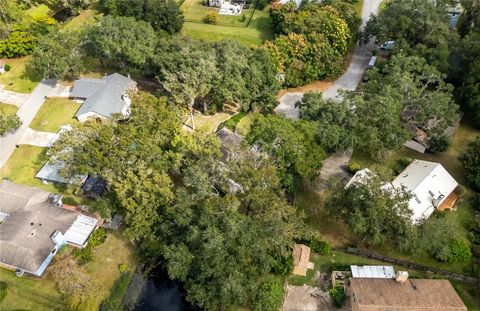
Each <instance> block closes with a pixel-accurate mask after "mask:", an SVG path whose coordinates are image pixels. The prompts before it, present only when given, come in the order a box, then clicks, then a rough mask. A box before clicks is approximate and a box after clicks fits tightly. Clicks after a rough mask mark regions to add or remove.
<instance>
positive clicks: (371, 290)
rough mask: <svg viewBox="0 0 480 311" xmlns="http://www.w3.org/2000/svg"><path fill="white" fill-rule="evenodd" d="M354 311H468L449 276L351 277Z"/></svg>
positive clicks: (351, 300)
mask: <svg viewBox="0 0 480 311" xmlns="http://www.w3.org/2000/svg"><path fill="white" fill-rule="evenodd" d="M347 293H348V295H349V296H350V303H351V308H352V310H353V311H392V310H395V311H431V310H435V311H466V310H467V307H466V306H465V304H464V303H463V302H462V300H461V299H460V297H459V296H458V294H457V293H456V292H455V289H454V288H453V286H452V285H451V284H450V282H449V281H448V280H439V279H408V273H407V272H403V271H400V272H397V274H396V275H395V277H394V278H383V277H382V278H368V277H352V278H350V285H349V286H348V288H347Z"/></svg>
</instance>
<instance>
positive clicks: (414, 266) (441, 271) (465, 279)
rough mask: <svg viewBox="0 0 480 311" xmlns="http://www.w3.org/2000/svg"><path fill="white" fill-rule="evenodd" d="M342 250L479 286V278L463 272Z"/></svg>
mask: <svg viewBox="0 0 480 311" xmlns="http://www.w3.org/2000/svg"><path fill="white" fill-rule="evenodd" d="M342 251H343V252H345V253H348V254H353V255H358V256H362V257H365V258H369V259H375V260H380V261H385V262H389V263H392V264H395V265H398V266H402V267H406V268H409V269H413V270H419V271H422V272H425V273H427V274H438V275H442V276H446V277H448V278H450V279H453V280H457V281H462V282H466V283H476V284H477V285H479V286H480V280H479V279H477V278H475V277H472V276H468V275H463V274H460V273H455V272H452V271H448V270H444V269H438V268H433V267H427V266H423V265H419V264H416V263H414V262H411V261H407V260H403V259H397V258H392V257H388V256H384V255H380V254H375V253H372V252H369V251H366V250H362V249H358V248H353V247H349V248H347V249H346V250H342Z"/></svg>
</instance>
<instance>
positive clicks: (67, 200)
mask: <svg viewBox="0 0 480 311" xmlns="http://www.w3.org/2000/svg"><path fill="white" fill-rule="evenodd" d="M62 202H63V203H64V204H67V205H73V206H76V205H78V202H77V201H76V200H75V199H74V198H72V197H63V198H62Z"/></svg>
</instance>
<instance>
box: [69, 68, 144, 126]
mask: <svg viewBox="0 0 480 311" xmlns="http://www.w3.org/2000/svg"><path fill="white" fill-rule="evenodd" d="M136 85H137V83H136V82H135V81H133V80H132V79H130V78H127V77H125V76H122V75H121V74H119V73H113V74H111V75H109V76H106V77H104V78H103V79H101V80H99V79H80V80H77V81H75V85H74V86H73V90H72V93H71V95H70V96H71V97H77V98H85V101H84V102H83V104H82V106H80V108H79V109H78V111H77V113H76V114H75V116H76V117H78V116H81V115H83V114H86V113H89V112H95V113H97V114H99V115H101V116H104V117H107V118H110V117H112V115H114V114H116V113H121V112H122V109H123V108H124V107H125V105H126V103H125V101H124V100H123V95H124V94H125V93H126V92H127V90H128V89H129V88H131V87H135V86H136Z"/></svg>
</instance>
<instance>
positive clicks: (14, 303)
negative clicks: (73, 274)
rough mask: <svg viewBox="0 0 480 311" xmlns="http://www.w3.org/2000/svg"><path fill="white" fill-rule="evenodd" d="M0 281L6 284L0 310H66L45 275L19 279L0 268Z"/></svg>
mask: <svg viewBox="0 0 480 311" xmlns="http://www.w3.org/2000/svg"><path fill="white" fill-rule="evenodd" d="M0 281H3V282H6V283H7V286H8V289H7V296H6V297H5V300H3V301H2V302H1V303H0V310H2V311H3V310H5V311H13V310H31V311H34V310H35V311H37V310H48V311H50V310H66V309H67V307H66V306H65V305H64V302H63V299H62V295H61V294H60V292H58V290H57V288H56V286H55V283H54V282H53V280H52V279H51V278H50V277H49V276H48V275H47V276H45V277H44V278H42V279H34V278H31V277H29V276H27V275H24V276H23V277H21V278H19V277H17V276H15V272H13V271H10V270H6V269H3V268H0Z"/></svg>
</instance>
